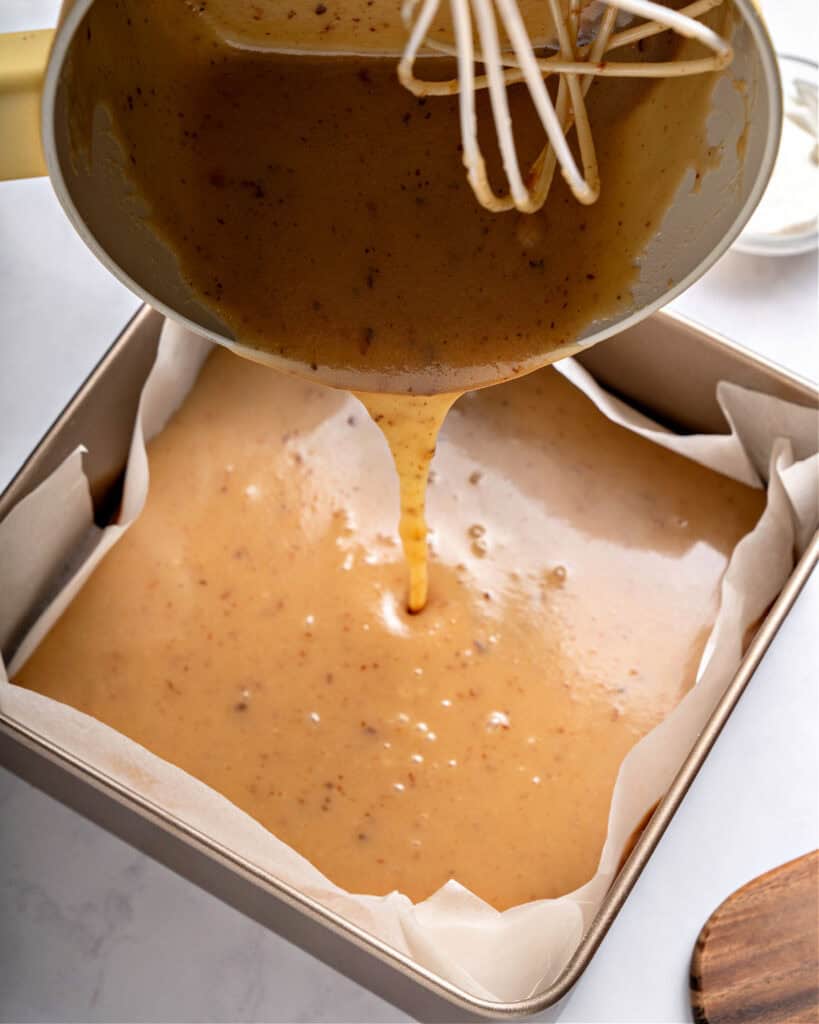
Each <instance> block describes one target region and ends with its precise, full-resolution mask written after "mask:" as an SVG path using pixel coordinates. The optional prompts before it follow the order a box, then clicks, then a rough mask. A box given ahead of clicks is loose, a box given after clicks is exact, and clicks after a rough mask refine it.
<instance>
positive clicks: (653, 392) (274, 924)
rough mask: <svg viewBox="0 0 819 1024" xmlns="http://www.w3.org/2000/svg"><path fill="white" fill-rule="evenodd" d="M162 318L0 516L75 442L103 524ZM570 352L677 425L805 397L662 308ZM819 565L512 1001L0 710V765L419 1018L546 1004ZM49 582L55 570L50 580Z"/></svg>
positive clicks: (19, 482)
mask: <svg viewBox="0 0 819 1024" xmlns="http://www.w3.org/2000/svg"><path fill="white" fill-rule="evenodd" d="M162 323H163V318H162V317H161V316H160V315H159V314H158V313H156V312H155V311H153V310H151V309H149V308H148V307H144V308H143V309H142V310H141V311H140V312H139V313H137V315H136V316H135V317H134V319H133V320H132V321H131V322H130V323H129V324H128V326H127V327H126V328H125V330H124V331H123V333H122V334H121V335H120V337H119V338H118V339H117V340H116V341H115V342H114V344H113V345H112V346H111V348H110V350H109V351H108V353H107V354H106V355H105V356H104V358H103V359H102V360H101V362H100V363H99V365H98V366H97V367H96V369H95V370H94V371H93V373H92V374H91V375H90V376H89V378H88V380H87V381H86V382H85V384H84V385H83V386H82V387H81V388H80V390H79V391H78V392H77V394H76V396H75V397H74V399H73V400H72V401H71V402H70V403H69V405H68V406H67V407H66V409H65V410H64V411H63V413H62V414H61V415H60V417H59V418H58V419H57V421H56V422H55V423H54V425H53V426H52V428H51V429H50V430H49V431H48V433H47V434H46V436H45V437H44V438H43V440H42V441H41V443H40V444H39V445H38V447H37V448H36V450H35V451H34V452H33V453H32V455H31V457H30V458H29V460H28V461H27V462H26V464H25V465H24V466H23V468H22V469H21V470H20V472H19V473H18V475H17V476H16V477H15V479H14V480H13V481H12V483H11V484H10V485H9V487H8V488H7V489H6V491H5V492H4V493H3V494H2V495H0V520H2V519H3V518H4V517H5V516H6V515H7V514H8V513H9V512H10V511H11V509H12V508H14V506H15V505H16V504H17V503H18V502H19V501H20V500H21V499H22V498H24V497H25V496H26V495H27V494H28V493H30V492H31V491H32V490H33V489H34V488H35V487H36V486H37V485H38V484H39V483H41V482H42V481H43V480H44V479H45V478H46V477H47V476H48V475H49V474H50V473H51V472H53V471H54V470H55V469H56V468H57V466H58V465H59V464H60V463H61V462H62V460H63V459H64V458H65V457H66V456H67V455H68V454H69V453H70V452H72V451H73V450H74V449H75V448H76V447H77V446H78V445H80V444H83V445H85V446H86V448H87V449H88V452H87V454H86V455H85V458H84V468H85V472H86V474H87V476H88V479H89V482H90V487H91V495H92V499H93V502H94V512H95V519H96V521H97V523H98V524H99V525H104V524H106V523H107V522H109V521H110V520H111V518H112V517H113V516H114V515H115V514H116V510H117V507H118V504H119V498H120V490H121V483H122V475H123V470H124V466H125V462H126V458H127V454H128V447H129V444H130V438H131V432H132V429H133V422H134V417H135V413H136V408H137V403H138V401H139V396H140V392H141V390H142V386H143V384H144V382H145V379H146V377H147V375H148V373H149V372H150V368H151V366H152V364H153V360H154V356H155V354H156V350H157V345H158V341H159V334H160V330H161V327H162ZM578 358H579V361H580V362H581V363H582V364H583V365H584V366H586V368H587V369H589V370H590V371H591V372H592V374H593V375H594V376H595V378H596V379H597V380H598V381H599V382H600V383H601V384H602V385H603V386H604V387H606V388H608V389H609V390H610V391H612V392H613V393H615V394H617V395H619V396H620V397H622V398H624V399H625V400H626V401H628V402H629V403H631V404H632V405H633V406H635V407H637V408H639V409H641V410H642V411H644V412H645V413H647V414H648V415H650V416H651V417H652V418H653V419H655V420H658V421H659V422H661V423H663V424H665V425H667V426H670V427H673V428H674V429H676V430H678V431H681V432H685V433H688V432H697V433H699V432H706V433H721V432H725V431H726V430H727V428H728V425H727V423H726V422H725V419H724V417H723V415H722V413H721V411H720V409H719V406H718V404H717V400H716V386H717V382H718V381H720V380H730V381H733V382H735V383H737V384H741V385H743V386H744V387H748V388H752V389H754V390H757V391H763V392H766V393H768V394H771V395H775V396H777V397H779V398H783V399H785V400H787V401H790V402H794V403H797V404H800V405H807V406H811V407H815V406H816V405H817V396H816V389H815V388H814V387H813V386H812V385H811V384H810V383H809V382H808V381H805V380H802V379H800V378H799V377H797V376H795V375H793V374H790V373H788V372H786V371H785V370H783V369H782V368H780V367H777V366H775V365H774V364H772V363H770V362H767V361H765V360H763V359H761V358H759V357H758V356H755V355H753V354H751V353H749V352H747V351H745V350H744V349H742V348H740V347H739V346H737V345H734V344H732V343H731V342H729V341H726V340H725V339H723V338H719V337H717V336H716V335H713V334H711V333H709V332H707V331H705V330H704V329H702V328H701V327H698V326H697V325H695V324H693V323H692V322H690V321H688V320H685V319H683V318H682V317H680V316H678V315H675V314H671V313H667V312H664V313H657V314H655V315H654V316H652V317H651V318H649V319H648V320H646V321H644V322H643V323H641V324H639V325H637V326H635V327H632V328H630V329H629V330H627V331H625V332H624V333H623V334H621V335H619V336H618V337H616V338H612V339H610V340H609V341H607V342H606V343H605V344H603V345H600V346H598V347H597V348H593V349H590V350H588V351H587V352H585V353H583V354H582V355H581V356H579V357H578ZM817 561H819V537H814V539H813V541H812V543H811V544H810V546H809V548H808V550H807V552H806V553H805V555H804V556H803V557H802V559H801V561H800V562H799V564H798V565H797V566H796V568H795V570H794V572H793V574H792V575H791V577H790V579H789V580H788V582H787V583H786V585H785V587H784V588H783V590H782V592H781V594H780V595H779V597H778V599H777V600H776V602H775V603H774V604H773V606H772V607H771V609H770V611H769V612H768V615H767V616H766V618H765V620H764V621H763V622H762V623H761V625H760V626H759V628H758V630H757V631H756V633H755V635H754V637H753V639H752V641H751V643H750V645H749V647H748V650H747V652H746V654H745V657H744V659H743V661H742V663H741V665H740V667H739V669H738V671H737V673H736V675H735V677H734V679H733V680H732V682H731V683H730V685H729V686H728V688H727V690H726V691H725V694H724V695H723V697H722V698H721V700H720V701H719V703H718V704H717V706H716V708H715V709H714V711H713V713H712V715H711V717H710V718H709V720H708V722H707V724H706V726H705V728H704V729H703V731H702V733H701V734H700V736H699V737H698V738H697V741H696V742H695V744H694V746H693V747H692V749H691V750H690V752H689V754H688V755H687V757H686V759H685V761H684V763H683V764H682V766H681V767H680V769H679V772H678V773H677V775H676V777H675V779H674V781H673V782H672V784H671V786H670V788H669V790H668V792H667V793H666V795H665V797H664V798H663V800H662V801H661V802H660V804H659V805H658V807H657V808H656V809H655V811H654V813H653V814H652V816H651V817H650V819H649V820H648V821H647V823H646V824H645V826H644V828H643V829H642V831H641V832H640V834H639V836H638V837H637V838H636V841H635V843H634V845H633V847H632V849H631V851H630V853H629V855H628V857H627V858H626V859H625V860H624V863H623V864H622V866H621V868H620V871H619V873H618V875H617V877H616V879H615V880H614V882H613V884H612V886H611V888H610V890H609V892H608V894H607V895H606V898H605V900H604V902H603V904H602V906H601V907H600V910H599V912H598V914H597V915H596V917H595V919H594V920H593V922H592V924H591V925H590V927H589V929H588V931H587V932H586V934H585V936H584V938H583V940H582V942H581V943H580V946H579V947H578V949H577V950H576V951H575V953H574V955H573V956H572V959H571V960H570V962H569V963H568V964H567V965H566V967H565V968H564V970H563V971H562V972H561V974H560V975H559V977H558V978H557V979H556V980H555V981H554V983H553V984H551V985H550V986H549V987H548V988H546V989H544V990H543V991H541V992H539V993H537V994H536V995H534V996H531V997H529V998H527V999H525V1000H520V1001H517V1002H512V1003H502V1002H491V1001H487V1000H483V999H478V998H476V997H474V996H472V995H470V994H469V993H468V992H467V991H465V990H463V989H461V988H459V987H458V986H456V985H453V984H451V983H450V982H448V981H446V980H445V979H444V978H442V977H440V976H438V975H436V974H435V973H434V972H432V971H430V970H427V969H426V968H423V967H421V966H419V965H418V964H416V963H415V962H414V961H413V960H412V959H411V958H410V957H408V956H405V955H404V954H401V953H399V952H397V951H395V950H394V949H392V948H391V947H390V946H388V945H387V944H386V943H384V942H382V941H380V940H379V939H377V938H374V937H373V936H371V935H369V934H368V933H367V932H365V931H364V930H363V929H361V928H359V927H357V926H355V925H353V924H352V923H350V922H349V921H347V920H346V919H344V918H343V917H341V916H339V915H338V914H336V913H334V912H333V911H331V910H328V909H327V908H326V907H324V906H322V905H321V904H320V903H318V902H316V901H315V900H313V899H310V898H309V897H307V896H305V895H303V894H302V893H300V892H299V891H298V890H296V889H294V888H292V887H290V886H287V885H285V884H283V883H282V882H280V881H279V880H277V879H276V878H275V877H273V876H272V875H269V874H267V873H266V872H264V871H262V870H261V869H259V868H257V867H256V866H255V865H253V864H252V863H250V862H248V861H246V860H245V859H244V858H242V857H240V856H238V855H237V854H235V853H233V852H232V851H231V850H229V849H227V848H225V847H224V846H222V845H220V844H218V843H217V842H215V841H214V840H213V839H212V838H211V837H209V836H207V835H205V834H204V833H202V832H200V831H198V830H196V829H194V828H191V827H190V826H189V825H187V824H186V823H185V822H184V821H182V820H180V819H179V818H176V817H174V816H173V815H171V814H170V813H168V812H167V811H165V810H164V809H163V808H162V807H161V806H159V805H157V804H156V803H153V802H151V801H149V800H147V799H145V798H143V797H141V796H139V795H138V794H136V793H134V792H132V791H131V790H129V789H128V787H127V786H124V785H122V784H120V783H118V782H115V781H114V780H112V779H110V778H109V777H107V776H106V775H105V773H104V772H101V771H99V770H98V769H95V768H94V767H92V766H91V765H88V764H86V763H84V762H83V761H82V759H80V758H78V757H76V756H74V755H72V754H69V753H68V752H67V751H65V750H62V749H61V748H60V747H58V746H57V745H56V744H54V743H52V742H50V741H49V740H47V739H46V738H44V737H43V736H40V735H38V734H37V733H36V732H34V731H33V730H31V729H29V728H27V727H25V726H23V725H22V724H20V723H18V722H15V721H14V720H13V719H12V718H11V717H9V716H8V715H4V714H3V713H2V712H0V763H1V764H3V765H5V766H6V767H8V768H10V769H11V770H12V771H14V772H16V773H17V774H18V775H20V776H21V777H23V778H24V779H27V780H28V781H29V782H31V783H33V784H34V785H35V786H37V787H39V788H40V789H42V790H44V791H45V792H47V793H49V794H51V795H52V796H55V797H56V798H57V799H59V800H61V801H62V802H64V803H65V804H67V805H68V806H70V807H72V808H74V809H75V810H77V811H79V812H80V813H82V814H84V815H85V816H86V817H88V818H90V819H91V820H93V821H95V822H97V823H98V824H100V825H102V826H103V827H105V828H107V829H109V830H110V831H112V832H114V833H115V834H117V835H119V836H121V837H122V838H124V839H126V840H127V841H128V842H130V843H132V844H133V845H134V846H136V847H138V848H139V849H141V850H143V851H144V852H146V853H148V854H150V855H151V856H153V857H155V858H156V859H157V860H159V861H161V862H162V863H164V864H165V865H167V866H169V867H171V868H172V869H173V870H175V871H177V872H178V873H179V874H181V875H184V876H185V877H187V878H189V879H190V880H192V881H194V882H196V883H197V884H198V885H200V886H202V887H203V888H204V889H206V890H208V891H209V892H211V893H213V894H214V895H216V896H218V897H220V898H221V899H223V900H225V901H226V902H228V903H230V904H232V905H233V906H235V907H236V908H238V909H239V910H241V911H242V912H244V913H246V914H247V915H248V916H250V917H252V918H254V919H256V920H257V921H259V922H260V923H262V924H264V925H265V926H266V927H270V928H272V929H273V930H274V931H276V932H278V933H279V934H280V935H282V936H283V937H284V938H286V939H289V940H290V941H292V942H294V943H296V944H297V945H299V946H300V947H302V948H303V949H305V950H306V951H307V952H309V953H311V954H312V955H314V956H316V957H318V958H319V959H321V960H323V961H325V962H326V963H328V964H330V965H331V966H333V967H334V968H336V969H337V970H340V971H342V972H343V973H344V974H347V975H348V976H350V977H351V978H353V979H354V980H356V981H358V982H360V983H361V984H363V985H365V986H366V987H368V988H370V989H371V990H372V991H374V992H376V993H377V994H378V995H380V996H382V997H383V998H385V999H387V1000H389V1001H391V1002H393V1003H394V1004H396V1005H398V1006H400V1007H402V1008H403V1009H405V1010H406V1011H408V1012H409V1013H411V1014H412V1015H413V1016H415V1017H416V1018H417V1019H420V1020H429V1021H433V1020H442V1021H443V1020H452V1019H454V1014H455V1013H457V1019H458V1020H473V1019H479V1018H486V1017H489V1018H502V1017H508V1018H517V1017H526V1016H529V1015H531V1014H534V1013H539V1012H541V1011H543V1010H545V1009H546V1008H547V1007H552V1010H553V1012H554V1010H556V1009H557V1007H558V1004H559V1003H560V1002H561V1001H562V1000H563V998H564V997H565V996H566V994H567V993H568V992H569V990H570V989H571V987H572V986H573V985H574V984H575V982H576V981H577V980H578V978H579V977H580V975H581V974H582V973H583V971H584V970H585V968H586V966H587V964H588V963H589V961H590V959H591V957H592V956H593V955H594V952H595V950H596V949H597V947H598V945H599V944H600V942H601V940H602V939H603V936H604V935H605V934H606V931H607V930H608V928H609V925H610V924H611V922H612V920H613V919H614V917H615V915H616V914H617V913H618V911H619V910H620V908H621V906H622V905H623V903H624V901H625V899H626V897H627V896H628V893H629V891H630V890H631V887H632V886H633V885H634V882H635V881H636V879H637V878H638V876H639V874H640V872H641V871H642V869H643V867H644V866H645V864H646V862H647V860H648V858H649V857H650V856H651V853H652V851H653V850H654V847H655V846H656V845H657V843H658V841H659V840H660V838H661V836H662V835H663V833H664V831H665V829H666V827H667V825H668V823H669V821H670V820H671V818H672V816H673V815H674V813H675V811H676V809H677V807H678V806H679V804H680V802H681V801H682V799H683V797H684V795H685V793H686V791H687V789H688V787H689V785H690V784H691V781H692V780H693V778H694V776H695V775H696V773H697V771H698V770H699V768H700V766H701V765H702V763H703V761H704V760H705V758H706V756H707V755H708V752H709V750H710V749H711V746H712V745H713V743H714V741H715V740H716V738H717V736H718V735H719V732H720V730H721V729H722V727H723V725H724V724H725V722H726V720H727V718H728V716H729V715H730V713H731V711H732V709H733V707H734V705H735V704H736V702H737V700H738V699H739V697H740V695H741V694H742V691H743V690H744V688H745V686H746V685H747V683H748V681H749V679H750V678H751V676H752V675H753V672H754V670H755V668H756V666H757V665H758V664H759V662H760V660H761V659H762V656H763V654H764V653H765V651H766V649H767V647H768V645H769V644H770V642H771V640H772V639H773V637H774V635H775V634H776V632H777V630H778V629H779V626H780V625H781V624H782V622H783V620H784V618H785V616H786V615H787V613H788V611H789V609H790V607H791V605H792V604H793V602H794V601H795V599H796V597H797V595H798V593H799V591H800V589H801V588H802V586H803V584H804V583H805V581H806V579H807V578H808V576H809V575H810V572H811V571H812V569H813V567H814V566H815V565H816V564H817ZM56 577H57V573H56V572H55V579H54V581H52V584H51V586H52V587H56V585H57V583H58V580H57V578H56ZM49 596H50V594H49V593H48V592H45V593H41V594H39V595H37V597H36V599H35V601H34V602H33V603H32V607H31V609H30V616H29V618H28V620H27V621H25V622H22V623H21V624H20V626H19V629H18V630H17V631H16V634H15V635H14V636H10V637H5V638H3V655H4V657H5V659H6V663H8V662H9V661H10V659H11V657H12V655H13V653H14V650H15V649H16V647H17V645H18V644H19V642H20V641H21V640H22V637H23V635H24V633H25V631H26V629H27V628H28V626H29V625H30V623H31V621H33V619H34V617H35V616H36V614H37V612H38V611H39V609H40V608H41V607H42V605H43V604H44V603H45V602H46V601H47V600H48V598H49ZM456 1007H457V1010H456V1009H455V1008H456Z"/></svg>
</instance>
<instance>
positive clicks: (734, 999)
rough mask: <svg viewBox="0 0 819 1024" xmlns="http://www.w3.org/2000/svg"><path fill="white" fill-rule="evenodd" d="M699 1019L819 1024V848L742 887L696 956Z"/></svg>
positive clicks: (716, 917) (713, 1023)
mask: <svg viewBox="0 0 819 1024" xmlns="http://www.w3.org/2000/svg"><path fill="white" fill-rule="evenodd" d="M691 1006H692V1008H693V1010H694V1020H695V1021H696V1022H697V1024H819V851H814V852H813V853H808V854H806V855H805V856H804V857H799V858H798V859H797V860H792V861H790V862H789V863H788V864H783V865H782V866H781V867H778V868H774V870H773V871H768V872H767V873H766V874H764V875H760V877H759V878H755V879H754V880H753V882H749V883H748V884H747V885H744V886H743V887H742V888H741V889H738V890H737V891H736V892H735V893H734V894H733V896H729V897H728V899H727V900H726V901H725V902H724V903H723V904H722V905H721V906H719V907H717V909H716V910H715V911H714V913H713V914H712V915H711V917H710V918H709V919H708V920H707V921H706V923H705V927H704V928H703V929H702V931H701V932H700V935H699V938H698V939H697V944H696V946H695V947H694V954H693V956H692V959H691Z"/></svg>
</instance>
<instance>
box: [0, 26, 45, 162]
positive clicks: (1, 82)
mask: <svg viewBox="0 0 819 1024" xmlns="http://www.w3.org/2000/svg"><path fill="white" fill-rule="evenodd" d="M53 38H54V31H53V29H43V30H42V31H39V32H11V33H8V34H6V35H0V181H9V180H11V179H12V178H34V177H39V176H40V175H42V174H46V173H47V171H46V164H45V158H44V156H43V146H42V142H41V140H40V93H41V92H42V88H43V79H44V77H45V69H46V64H47V62H48V54H49V51H50V49H51V41H52V39H53Z"/></svg>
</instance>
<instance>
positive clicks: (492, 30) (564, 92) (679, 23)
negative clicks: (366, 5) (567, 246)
mask: <svg viewBox="0 0 819 1024" xmlns="http://www.w3.org/2000/svg"><path fill="white" fill-rule="evenodd" d="M722 2H723V0H695V2H694V3H691V4H689V5H688V6H686V7H683V8H681V9H680V10H672V9H670V8H668V7H665V6H663V5H662V4H660V3H655V2H654V0H591V2H590V0H568V7H567V8H566V9H564V5H565V4H566V0H544V3H545V4H548V10H549V12H550V13H551V16H552V19H553V21H554V25H555V35H556V38H555V40H554V42H553V44H551V45H550V48H554V49H555V51H556V52H555V53H554V54H553V55H550V56H547V57H538V56H537V55H536V53H535V47H534V45H533V43H532V40H531V38H530V35H529V32H528V30H527V28H526V25H525V24H524V20H523V17H522V16H521V12H520V9H519V7H518V2H517V0H449V4H450V10H451V15H452V23H453V28H454V40H455V42H454V45H452V44H451V43H447V42H442V41H441V40H439V39H434V38H431V37H430V28H431V26H432V23H433V21H434V20H435V18H436V16H437V15H438V13H439V10H440V7H441V3H442V0H405V3H404V7H403V11H402V14H403V18H404V22H405V24H406V25H407V27H408V29H409V38H408V41H407V44H406V47H405V49H404V52H403V55H402V57H401V60H400V63H399V65H398V77H399V80H400V81H401V83H402V84H403V85H404V86H405V87H406V88H407V89H409V90H410V91H411V92H412V93H414V94H415V95H416V96H419V97H427V96H451V95H453V94H456V93H457V94H458V95H459V100H460V128H461V141H462V146H463V162H464V166H465V167H466V171H467V178H468V180H469V184H470V185H471V187H472V190H473V192H474V193H475V196H476V197H477V199H478V201H479V202H480V204H481V205H482V206H484V207H485V208H486V209H487V210H491V211H493V212H499V211H503V210H511V209H517V210H520V211H521V212H522V213H534V212H536V211H537V210H539V209H540V208H541V207H542V206H543V204H544V203H545V201H546V198H547V196H548V194H549V190H550V188H551V185H552V182H553V180H554V173H555V169H556V166H557V165H559V166H560V171H561V174H562V175H563V177H564V178H565V180H566V182H567V184H568V186H569V188H570V189H571V191H572V193H573V194H574V196H575V198H576V199H577V200H578V202H580V203H583V204H585V205H590V204H592V203H594V202H596V200H597V199H598V197H599V195H600V176H599V172H598V167H597V158H596V154H595V147H594V139H593V136H592V130H591V126H590V123H589V117H588V112H587V110H586V103H585V96H586V93H587V92H588V90H589V87H590V86H591V84H592V82H593V81H594V79H595V78H621V77H641V78H649V77H650V78H661V77H671V76H683V75H695V74H702V73H704V72H708V71H719V70H721V69H723V68H725V67H727V66H728V65H729V64H730V63H731V60H732V58H733V51H732V48H731V46H730V44H729V43H727V42H726V41H725V40H724V39H722V38H721V37H720V36H719V35H718V34H717V33H716V32H714V31H713V30H712V29H710V28H708V26H706V25H704V24H703V23H702V22H700V21H698V20H697V19H698V18H700V17H702V15H704V14H706V13H707V12H708V11H710V10H712V9H713V8H715V7H719V6H720V5H721V4H722ZM620 12H623V13H624V14H625V15H626V16H628V15H631V16H633V17H637V18H640V19H644V20H643V21H642V23H640V24H637V25H633V26H631V27H628V28H625V29H623V30H620V31H618V30H617V29H618V24H617V23H618V15H619V14H620ZM595 15H599V21H598V24H597V25H596V26H595V25H594V24H593V21H594V19H595ZM498 18H499V20H500V23H501V26H502V28H503V31H504V33H505V36H506V40H507V41H508V42H507V45H504V46H502V44H501V37H500V33H499V30H498V29H499V26H498ZM473 19H474V25H475V28H476V30H477V40H478V42H479V48H476V45H475V43H476V40H475V35H474V32H473ZM666 31H674V32H676V33H678V34H679V35H681V36H684V37H687V38H690V39H695V40H697V41H698V42H700V43H701V44H702V45H703V46H704V47H705V48H706V49H707V50H708V51H709V53H708V55H706V56H702V57H697V58H694V59H680V60H670V61H656V62H651V61H646V62H631V61H623V62H619V61H611V62H609V61H606V60H604V59H603V58H604V57H605V55H606V54H608V53H610V52H611V51H613V50H617V49H620V48H621V47H624V46H629V45H633V44H635V43H638V42H641V41H642V40H644V39H647V38H649V37H651V36H655V35H658V34H659V33H661V32H666ZM422 47H424V48H426V49H427V50H431V51H433V52H436V53H441V54H446V55H449V56H454V57H457V61H458V77H457V79H452V80H449V81H424V80H422V79H420V78H418V77H416V74H415V65H416V60H417V57H418V54H419V51H420V50H421V49H422ZM476 64H478V65H482V66H483V74H480V75H478V74H476ZM550 75H559V76H560V80H559V83H558V89H557V97H556V99H555V101H554V102H553V101H552V98H551V96H550V94H549V90H548V89H547V87H546V83H545V79H546V78H548V77H549V76H550ZM520 82H523V83H525V84H526V86H527V88H528V90H529V94H530V96H531V98H532V102H533V104H534V107H535V110H536V111H537V114H538V116H539V118H540V121H541V124H542V125H543V129H544V131H545V133H546V139H547V141H546V144H545V146H544V147H543V149H542V150H541V152H540V154H539V155H538V156H537V158H536V159H535V161H534V163H533V164H532V165H531V167H530V168H529V170H528V173H527V174H526V175H524V174H523V172H522V171H521V167H520V163H519V161H518V155H517V148H516V145H515V139H514V133H513V126H512V118H511V114H510V108H509V100H508V96H507V92H506V89H507V87H508V86H510V85H514V84H517V83H520ZM481 89H488V90H489V99H490V106H491V110H492V117H493V120H494V124H495V131H496V133H497V139H498V148H499V150H500V154H501V159H502V162H503V169H504V173H505V175H506V179H507V182H508V192H507V193H506V194H503V195H498V194H497V193H496V192H495V191H494V190H493V188H492V186H491V185H490V183H489V178H488V174H487V170H486V164H485V161H484V158H483V154H482V152H481V148H480V145H479V143H478V121H477V111H476V103H475V94H476V92H477V91H478V90H481ZM572 126H575V128H576V133H577V143H578V149H579V153H580V162H581V164H582V170H581V168H580V167H578V163H577V161H576V160H575V157H574V154H573V153H572V150H571V147H570V146H569V142H568V140H567V134H568V132H569V131H570V130H571V128H572Z"/></svg>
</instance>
